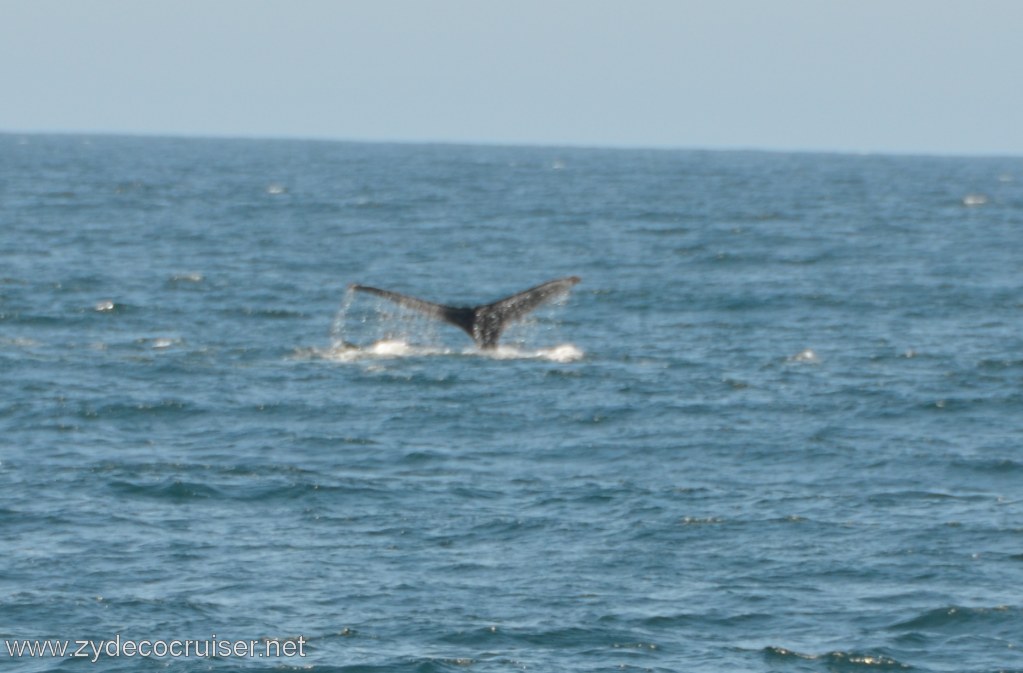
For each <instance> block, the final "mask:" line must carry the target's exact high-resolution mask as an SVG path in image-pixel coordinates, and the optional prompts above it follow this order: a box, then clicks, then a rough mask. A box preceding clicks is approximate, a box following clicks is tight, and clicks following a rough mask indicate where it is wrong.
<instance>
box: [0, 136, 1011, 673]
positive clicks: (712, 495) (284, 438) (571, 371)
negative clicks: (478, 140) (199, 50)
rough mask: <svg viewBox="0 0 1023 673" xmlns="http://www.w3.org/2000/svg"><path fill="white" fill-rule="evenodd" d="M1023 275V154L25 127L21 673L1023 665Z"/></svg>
mask: <svg viewBox="0 0 1023 673" xmlns="http://www.w3.org/2000/svg"><path fill="white" fill-rule="evenodd" d="M1021 271H1023V159H1018V158H1004V159H997V158H987V159H979V158H937V157H892V156H842V155H813V154H781V153H755V152H695V151H641V150H628V151H627V150H597V149H565V148H505V147H482V146H464V147H462V146H417V145H374V144H353V143H330V142H300V141H264V140H260V141H256V140H213V139H155V138H118V137H77V136H18V135H0V380H2V382H3V384H2V385H3V387H2V390H3V394H2V397H0V640H5V643H4V648H2V649H0V665H2V666H3V667H5V668H8V669H10V670H19V671H51V670H53V671H55V670H61V671H64V670H84V669H89V670H108V671H137V670H172V671H200V670H203V671H206V670H214V671H235V670H239V671H241V670H245V671H248V670H312V671H346V672H352V671H374V672H385V671H387V672H391V671H393V672H404V671H417V672H427V671H462V670H467V671H481V672H482V671H513V670H514V671H519V670H526V671H562V672H572V671H598V670H637V671H639V670H642V671H782V672H784V671H843V672H844V671H861V670H862V671H868V670H914V671H925V672H938V671H955V672H974V671H975V672H985V673H993V672H995V671H1023V652H1021V648H1023V588H1021V587H1023V447H1021V440H1023V385H1021V384H1023V292H1021V290H1023V275H1021ZM573 274H577V275H579V276H581V277H582V283H581V284H579V285H578V286H576V287H575V288H574V290H573V292H572V293H571V295H570V296H569V297H568V298H567V299H565V300H564V301H563V302H561V303H560V304H559V305H556V306H553V307H551V308H548V309H545V310H542V311H540V312H539V313H538V314H537V316H536V318H535V319H533V320H531V321H529V322H528V323H527V324H525V325H524V326H522V327H520V328H518V329H516V330H514V331H513V332H512V333H511V334H509V336H508V340H507V344H508V345H507V347H506V348H504V349H502V350H501V351H499V353H498V354H497V355H493V354H486V353H481V352H479V351H477V350H475V349H474V348H473V346H472V344H471V342H470V341H469V340H468V339H467V338H466V336H465V335H464V334H462V333H461V332H459V331H458V330H456V329H454V328H452V327H450V326H446V325H434V324H429V323H426V322H424V321H411V322H409V321H406V320H404V319H402V318H401V317H400V316H397V317H396V316H394V315H392V311H391V310H390V307H387V306H385V305H384V304H385V302H381V301H379V300H374V299H372V298H369V297H363V296H359V295H352V294H351V293H349V292H348V291H347V290H346V288H347V286H348V285H349V284H350V283H365V284H368V285H375V286H379V287H385V288H389V289H392V290H396V291H399V292H404V293H407V294H412V295H415V296H419V297H423V298H426V299H429V300H431V301H438V302H444V303H456V304H457V303H462V304H477V303H484V302H489V301H492V300H495V299H497V298H500V297H502V296H505V295H508V294H511V293H513V292H516V291H519V290H522V289H524V288H526V287H529V286H531V285H535V284H537V283H540V282H542V281H545V280H548V279H551V278H557V277H560V276H567V275H573ZM380 339H388V340H389V341H386V342H384V343H385V345H386V344H390V347H388V348H380V342H379V340H380ZM353 344H354V346H353ZM565 354H568V355H569V356H568V357H562V356H564V355H565ZM214 636H215V637H216V638H217V639H222V640H249V639H256V640H259V641H260V642H265V641H266V640H268V639H271V640H272V639H282V640H288V639H291V640H292V641H294V639H297V638H299V637H301V638H303V639H304V642H305V649H304V654H305V656H304V657H290V658H289V657H274V658H259V657H244V656H217V657H196V656H190V657H178V658H174V657H171V656H164V657H157V656H152V657H139V656H134V657H132V656H128V655H127V654H125V653H124V652H117V651H115V654H117V656H113V655H109V656H107V655H105V656H103V657H101V658H100V660H99V663H98V664H95V665H94V664H91V663H89V662H88V660H86V659H79V658H73V657H68V656H65V657H49V656H43V657H30V656H27V655H25V654H22V656H13V657H11V656H9V648H10V646H11V643H12V642H16V641H23V640H40V641H43V640H50V641H60V640H69V641H75V640H80V639H89V640H93V641H105V640H111V639H114V638H115V637H119V638H120V639H122V640H128V639H132V640H135V641H139V640H144V639H150V640H155V639H163V640H165V641H170V640H173V639H207V640H208V639H211V638H212V637H214ZM96 666H98V667H99V668H95V667H96ZM90 667H92V668H90Z"/></svg>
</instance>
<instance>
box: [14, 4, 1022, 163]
mask: <svg viewBox="0 0 1023 673" xmlns="http://www.w3.org/2000/svg"><path fill="white" fill-rule="evenodd" d="M0 131H71V132H79V131H84V132H114V133H144V134H174V135H180V134H185V135H228V136H273V137H308V138H335V139H346V140H402V141H452V142H494V143H515V144H519V143H530V144H569V145H609V146H652V147H686V148H762V149H797V150H840V151H853V152H911V153H940V154H947V153H953V154H964V153H965V154H1013V155H1023V0H955V1H953V0H701V1H697V0H616V1H606V0H507V1H505V0H351V1H348V0H0Z"/></svg>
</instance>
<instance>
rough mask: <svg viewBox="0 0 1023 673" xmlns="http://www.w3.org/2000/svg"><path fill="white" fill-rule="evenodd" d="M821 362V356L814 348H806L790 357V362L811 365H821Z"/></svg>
mask: <svg viewBox="0 0 1023 673" xmlns="http://www.w3.org/2000/svg"><path fill="white" fill-rule="evenodd" d="M820 361H821V359H820V356H818V355H817V353H816V352H814V350H813V349H812V348H805V349H803V350H801V351H799V352H798V353H796V354H795V355H790V356H789V362H807V363H810V364H819V363H820Z"/></svg>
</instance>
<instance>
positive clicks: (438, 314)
mask: <svg viewBox="0 0 1023 673" xmlns="http://www.w3.org/2000/svg"><path fill="white" fill-rule="evenodd" d="M579 281H580V278H579V276H569V277H567V278H559V279H557V280H549V281H547V282H546V283H542V284H540V285H537V286H536V287H531V288H529V289H528V290H524V291H522V292H519V293H517V294H513V295H511V296H510V297H505V298H504V299H499V300H497V301H495V302H493V303H490V304H481V305H479V306H446V305H444V304H434V303H433V302H429V301H424V300H422V299H417V298H415V297H409V296H408V295H404V294H399V293H397V292H391V291H390V290H381V289H379V288H375V287H369V286H367V285H350V286H349V288H350V289H351V290H354V291H356V292H367V293H369V294H375V295H377V296H378V297H383V298H384V299H387V300H389V301H392V302H394V303H395V304H398V305H399V306H404V307H405V308H408V309H411V310H413V311H417V312H419V313H422V314H423V315H425V316H427V317H429V318H434V319H437V320H443V321H444V322H447V323H449V324H452V325H454V326H455V327H458V328H459V329H461V330H463V331H464V332H465V333H466V334H468V335H469V336H470V337H471V338H472V340H473V341H475V342H476V345H477V346H479V347H480V348H486V349H490V348H496V347H497V343H498V341H499V340H500V338H501V334H502V333H503V332H504V330H505V328H506V327H508V325H510V324H512V323H514V322H516V321H518V320H521V319H522V318H524V317H525V316H526V315H528V314H529V313H530V312H532V311H533V310H534V309H536V308H537V307H538V306H540V305H541V304H544V303H546V302H548V301H550V300H552V299H556V298H557V297H560V296H562V295H564V294H566V293H567V292H568V291H569V290H570V289H572V286H573V285H575V284H576V283H578V282H579Z"/></svg>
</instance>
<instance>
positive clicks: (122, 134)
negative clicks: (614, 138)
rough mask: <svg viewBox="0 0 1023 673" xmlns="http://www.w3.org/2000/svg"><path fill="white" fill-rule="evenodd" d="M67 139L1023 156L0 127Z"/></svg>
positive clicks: (985, 155)
mask: <svg viewBox="0 0 1023 673" xmlns="http://www.w3.org/2000/svg"><path fill="white" fill-rule="evenodd" d="M5 135H6V136H66V137H90V136H93V137H106V138H140V139H141V138H151V139H154V140H158V139H162V140H227V141H270V142H274V141H276V142H310V143H338V144H355V145H405V146H417V145H418V146H423V147H438V146H440V147H443V146H450V147H494V148H509V149H514V148H522V149H563V150H597V151H599V150H605V151H623V152H628V151H635V152H721V153H730V152H731V153H762V154H821V155H835V156H850V157H906V158H912V157H921V158H923V157H927V158H936V159H937V158H948V159H954V158H960V159H1021V158H1023V153H1020V154H1013V153H1011V152H1006V153H998V152H985V151H969V152H967V151H939V150H926V151H925V150H856V149H848V148H845V149H842V148H806V147H804V148H786V147H772V146H766V145H765V146H754V145H702V146H701V145H669V144H661V145H654V144H643V143H635V144H632V143H613V142H605V143H599V142H568V141H565V142H544V141H529V140H521V141H511V140H486V139H483V140H481V139H463V140H455V139H425V138H344V137H337V136H321V135H315V134H310V135H303V134H286V133H282V134H262V133H254V134H246V133H238V134H234V133H218V132H212V131H211V132H184V131H111V130H68V129H59V130H52V129H7V128H0V136H5Z"/></svg>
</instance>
